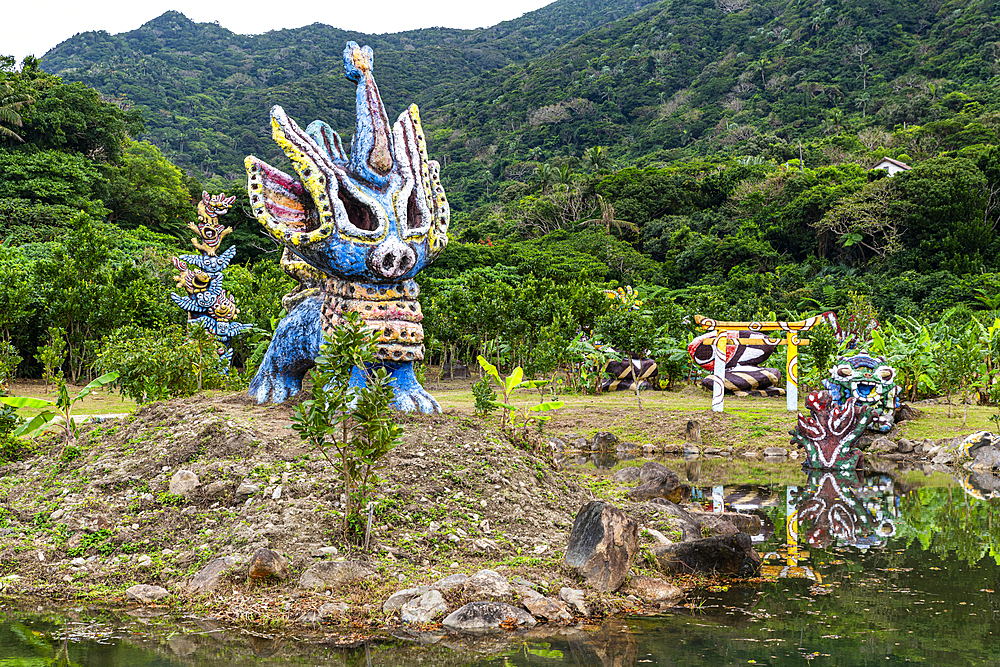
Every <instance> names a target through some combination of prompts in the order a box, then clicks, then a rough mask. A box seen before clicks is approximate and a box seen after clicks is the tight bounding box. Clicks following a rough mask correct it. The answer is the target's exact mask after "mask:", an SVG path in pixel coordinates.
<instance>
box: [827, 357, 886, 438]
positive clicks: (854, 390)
mask: <svg viewBox="0 0 1000 667" xmlns="http://www.w3.org/2000/svg"><path fill="white" fill-rule="evenodd" d="M823 386H824V387H826V388H827V389H828V390H829V392H830V395H831V397H832V398H833V401H834V402H835V403H836V404H837V405H844V404H845V403H846V402H847V401H848V400H850V399H854V400H855V401H856V402H857V403H858V404H859V405H866V406H869V407H871V410H872V420H871V423H870V424H869V425H868V428H869V429H870V430H872V431H879V432H881V433H887V432H889V430H891V429H892V427H893V425H894V424H895V423H896V419H895V413H896V409H897V408H898V407H899V392H900V387H899V386H898V385H897V384H896V370H895V369H894V368H893V367H892V366H890V365H889V364H888V363H887V362H886V360H885V357H872V356H871V355H869V354H868V353H867V352H863V351H862V352H858V353H856V354H853V355H851V356H847V357H841V358H840V359H838V360H837V363H836V364H834V366H833V368H831V369H830V377H829V379H826V380H823Z"/></svg>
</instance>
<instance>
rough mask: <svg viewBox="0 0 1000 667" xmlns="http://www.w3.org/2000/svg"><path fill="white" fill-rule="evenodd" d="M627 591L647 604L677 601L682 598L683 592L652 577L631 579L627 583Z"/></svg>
mask: <svg viewBox="0 0 1000 667" xmlns="http://www.w3.org/2000/svg"><path fill="white" fill-rule="evenodd" d="M628 590H629V591H630V592H632V593H634V594H635V595H637V596H639V597H640V598H642V599H643V600H646V601H647V602H663V601H666V600H679V599H680V598H682V597H684V591H682V590H681V589H680V588H678V587H677V586H674V585H673V584H668V583H667V582H665V581H663V580H662V579H654V578H653V577H643V576H634V577H632V578H631V579H630V580H629V582H628Z"/></svg>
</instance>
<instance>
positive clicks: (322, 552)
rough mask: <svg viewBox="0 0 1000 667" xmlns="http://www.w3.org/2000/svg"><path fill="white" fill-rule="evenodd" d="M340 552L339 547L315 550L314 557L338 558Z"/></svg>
mask: <svg viewBox="0 0 1000 667" xmlns="http://www.w3.org/2000/svg"><path fill="white" fill-rule="evenodd" d="M338 553H340V552H339V551H337V547H320V548H319V549H313V551H312V555H313V556H314V557H315V558H322V557H323V556H336V555H337V554H338Z"/></svg>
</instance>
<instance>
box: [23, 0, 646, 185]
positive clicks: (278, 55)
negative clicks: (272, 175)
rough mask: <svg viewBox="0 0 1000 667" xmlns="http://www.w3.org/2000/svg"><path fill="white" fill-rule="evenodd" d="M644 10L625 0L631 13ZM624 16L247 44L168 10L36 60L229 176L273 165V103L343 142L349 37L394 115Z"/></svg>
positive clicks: (573, 9) (276, 38) (566, 12)
mask: <svg viewBox="0 0 1000 667" xmlns="http://www.w3.org/2000/svg"><path fill="white" fill-rule="evenodd" d="M645 4H648V0H638V1H637V2H634V3H630V4H629V5H628V7H629V8H630V9H629V11H634V10H636V9H639V8H640V7H642V6H643V5H645ZM627 13H628V11H626V10H624V9H622V8H621V5H620V3H615V2H609V1H607V0H603V1H597V0H576V1H573V0H560V1H559V2H556V3H554V4H553V5H550V6H549V7H545V8H543V9H540V10H537V11H535V12H530V13H529V14H525V15H524V16H523V17H521V18H519V19H515V20H513V21H507V22H504V23H501V24H499V25H497V26H493V27H492V28H488V29H485V30H456V29H449V28H429V29H424V30H414V31H410V32H404V33H397V34H387V35H364V34H359V33H353V32H348V31H344V30H339V29H337V28H333V27H330V26H327V25H323V24H319V23H315V24H312V25H309V26H305V27H303V28H297V29H294V30H279V31H273V32H268V33H265V34H263V35H256V36H246V35H237V34H234V33H232V32H230V31H228V30H226V29H225V28H222V27H220V26H218V25H216V24H210V23H205V24H196V23H194V22H192V21H190V20H189V19H187V18H186V17H185V16H184V15H182V14H180V13H178V12H167V13H165V14H163V15H162V16H160V17H158V18H156V19H154V20H152V21H150V22H149V23H146V24H145V25H143V26H142V27H140V28H139V29H137V30H133V31H131V32H128V33H123V34H120V35H109V34H108V33H106V32H90V33H83V34H80V35H77V36H75V37H73V38H72V39H69V40H67V41H66V42H63V43H62V44H60V45H59V46H57V47H56V48H54V49H52V50H51V51H50V52H49V53H47V54H46V55H45V57H44V58H43V59H42V64H43V67H44V68H45V69H46V70H47V71H49V72H53V73H55V74H59V75H60V76H63V77H64V78H66V79H69V80H74V81H80V82H82V83H85V84H87V85H89V86H92V87H94V88H96V89H98V90H100V91H101V92H102V93H103V94H105V95H106V96H109V97H114V98H117V99H122V100H128V101H129V102H130V103H134V104H135V105H136V106H137V108H139V109H140V110H142V112H143V114H144V115H145V117H146V123H147V131H148V138H149V139H150V140H151V141H153V142H154V143H155V144H157V145H158V146H159V147H160V148H161V150H163V151H164V153H165V154H167V155H169V156H170V157H171V158H172V159H173V160H174V161H175V162H177V163H178V164H180V165H183V166H185V167H187V168H189V169H192V170H193V171H196V172H198V173H200V174H202V175H205V176H212V175H222V176H224V177H226V178H227V179H234V178H240V177H241V176H242V172H243V169H242V163H243V157H244V156H245V155H246V154H248V153H255V154H258V155H266V156H269V157H272V158H273V157H275V147H274V146H273V144H272V143H271V141H270V139H269V134H268V130H267V128H268V121H267V110H268V109H269V108H270V107H271V105H273V104H281V105H283V106H284V107H285V108H286V110H288V111H289V113H291V114H292V115H293V117H296V118H298V119H300V120H301V121H303V122H305V123H308V122H309V121H311V120H313V119H314V118H323V119H324V120H326V121H327V122H329V123H330V124H331V125H333V126H334V127H337V128H339V129H340V130H341V131H342V132H343V133H344V134H345V135H347V136H349V135H350V134H351V132H352V130H353V125H354V109H353V105H354V91H353V88H352V87H351V86H350V85H349V84H347V83H346V82H345V81H344V78H343V64H342V55H341V54H342V52H343V48H344V44H345V43H346V42H347V41H348V40H355V41H358V42H361V43H365V44H370V45H371V46H372V47H373V48H374V49H375V50H376V52H377V55H376V75H377V77H378V82H379V87H380V90H381V92H382V95H383V97H384V99H385V103H386V105H387V106H388V108H389V110H390V112H394V113H398V112H399V111H401V110H402V109H403V108H404V107H405V106H406V105H408V104H410V103H411V102H416V103H418V104H420V105H421V107H423V108H431V107H440V106H443V105H444V104H446V103H449V102H451V101H453V100H454V99H456V97H457V96H460V94H461V91H462V90H463V89H464V88H465V87H466V86H467V85H468V82H469V81H472V80H476V79H477V78H478V76H479V75H480V74H481V73H482V72H485V71H489V70H492V69H496V68H498V67H502V66H504V65H507V64H509V63H513V62H521V61H525V60H527V59H530V58H532V57H535V56H537V55H538V54H540V53H545V52H546V51H549V50H551V49H553V48H555V47H557V46H559V45H560V44H564V43H569V42H571V41H572V40H573V39H575V38H576V37H578V36H579V35H581V34H584V33H585V32H587V31H588V30H590V29H591V28H593V27H595V26H598V25H601V24H602V23H604V22H606V21H612V20H615V19H617V18H619V17H620V16H623V15H626V14H627Z"/></svg>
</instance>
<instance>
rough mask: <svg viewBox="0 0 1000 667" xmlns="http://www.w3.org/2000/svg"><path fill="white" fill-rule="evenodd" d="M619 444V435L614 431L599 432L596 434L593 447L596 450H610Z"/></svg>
mask: <svg viewBox="0 0 1000 667" xmlns="http://www.w3.org/2000/svg"><path fill="white" fill-rule="evenodd" d="M617 444H618V436H617V435H615V434H614V433H606V432H605V433H597V434H595V435H594V442H593V444H592V445H591V449H593V450H594V451H595V452H604V451H610V450H613V449H614V448H615V445H617Z"/></svg>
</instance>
